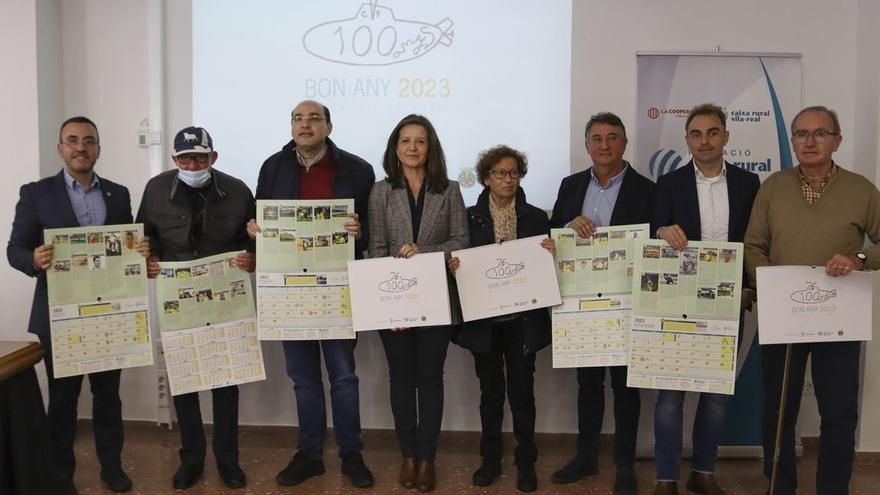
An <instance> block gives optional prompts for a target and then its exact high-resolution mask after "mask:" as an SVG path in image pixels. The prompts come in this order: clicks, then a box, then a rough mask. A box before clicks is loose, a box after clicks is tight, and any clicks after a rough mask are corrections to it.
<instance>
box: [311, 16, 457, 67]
mask: <svg viewBox="0 0 880 495" xmlns="http://www.w3.org/2000/svg"><path fill="white" fill-rule="evenodd" d="M452 25H453V22H452V20H451V19H449V18H448V17H446V18H444V19H443V20H441V21H439V22H436V23H429V22H423V21H414V20H406V19H398V18H397V17H396V16H395V14H394V11H393V10H391V9H390V8H388V7H385V6H382V5H379V3H378V1H370V2H369V3H362V4H361V6H360V8H358V10H357V12H355V14H354V16H353V17H349V18H347V19H339V20H333V21H327V22H323V23H321V24H318V25H316V26H313V27H312V28H310V29H309V30H308V31H306V33H305V34H304V35H303V40H302V43H303V48H305V49H306V51H307V52H309V53H311V54H312V55H314V56H316V57H318V58H321V59H324V60H327V61H328V62H334V63H338V64H345V65H392V64H399V63H401V62H406V61H409V60H413V59H417V58H419V57H422V56H424V55H425V54H427V53H428V52H430V51H431V50H433V49H435V48H437V47H438V46H441V45H442V46H445V47H448V46H451V45H452V37H453V35H454V32H453V31H452Z"/></svg>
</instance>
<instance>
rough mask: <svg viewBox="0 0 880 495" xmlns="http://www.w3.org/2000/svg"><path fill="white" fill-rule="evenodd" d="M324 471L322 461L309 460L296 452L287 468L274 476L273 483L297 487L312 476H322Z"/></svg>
mask: <svg viewBox="0 0 880 495" xmlns="http://www.w3.org/2000/svg"><path fill="white" fill-rule="evenodd" d="M324 471H325V470H324V461H316V460H315V459H309V458H308V457H307V456H306V455H305V454H303V453H302V452H297V453H296V455H294V456H293V457H292V458H291V459H290V463H289V464H288V465H287V467H286V468H284V469H282V470H281V472H280V473H278V475H277V476H275V481H276V482H277V483H278V484H279V485H284V486H293V485H298V484H300V483H302V482H303V481H305V480H307V479H309V478H311V477H312V476H317V475H319V474H324Z"/></svg>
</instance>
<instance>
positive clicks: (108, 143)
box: [0, 0, 880, 440]
mask: <svg viewBox="0 0 880 495" xmlns="http://www.w3.org/2000/svg"><path fill="white" fill-rule="evenodd" d="M155 2H159V3H164V7H165V9H166V12H165V16H164V21H165V31H166V35H167V37H166V42H167V46H166V47H164V50H165V52H164V53H165V57H166V58H165V60H166V66H165V67H164V69H165V71H166V74H167V80H168V81H175V83H173V84H167V85H166V87H165V88H164V90H165V98H166V99H165V107H164V110H165V113H166V118H165V122H163V123H162V124H163V127H164V128H165V129H166V133H165V137H166V143H165V145H164V146H165V149H166V151H167V149H168V148H167V139H168V138H169V137H171V136H173V134H174V132H175V131H176V130H177V129H179V128H181V127H183V126H185V125H188V124H190V122H189V120H190V118H191V116H190V102H191V100H192V97H191V87H190V86H191V83H190V82H189V80H188V76H186V68H187V67H188V65H189V60H188V58H187V57H190V55H188V54H187V52H186V50H180V46H186V40H187V38H188V37H189V36H190V33H189V26H191V24H190V23H189V22H188V17H187V16H188V12H189V5H188V2H176V1H175V2H162V0H149V1H147V2H142V1H136V0H124V1H113V0H65V1H64V2H62V15H61V16H60V19H57V20H54V21H51V20H41V22H46V23H50V24H51V25H40V26H39V28H40V29H39V30H38V31H40V32H43V30H45V29H50V30H52V29H54V30H55V31H56V32H61V33H62V34H61V38H62V41H63V112H61V113H62V114H64V115H72V114H75V113H83V114H86V115H88V116H90V117H92V118H93V119H95V120H96V121H97V123H98V126H99V128H100V131H101V138H102V139H101V140H102V145H103V150H102V153H103V154H102V157H101V160H100V161H99V163H98V168H97V170H98V173H100V174H102V175H104V176H106V177H108V178H110V179H113V180H116V181H119V182H122V183H123V184H125V185H127V186H129V188H130V189H131V191H132V196H133V205H132V206H133V208H135V209H136V208H137V205H138V203H139V201H140V192H141V190H142V188H143V185H144V184H145V182H146V180H147V179H148V177H149V175H150V161H149V151H148V150H147V149H144V148H138V147H137V146H136V144H135V129H136V128H137V127H138V124H139V122H140V121H141V120H142V119H144V118H145V117H147V116H148V115H150V113H151V106H150V99H149V94H150V88H149V85H148V81H149V74H148V67H149V61H150V58H149V57H150V55H149V54H150V53H151V51H150V49H151V48H152V49H156V47H155V46H153V47H149V46H148V40H149V39H150V36H149V35H148V31H147V29H148V28H147V26H148V16H150V15H156V12H157V11H158V12H160V13H161V9H154V8H150V7H151V6H155ZM5 10H6V12H4V14H8V13H12V14H13V15H4V16H3V20H0V23H5V24H10V26H9V29H5V26H0V27H4V29H2V30H0V37H2V38H0V40H2V41H7V42H6V43H2V46H3V48H0V54H2V56H3V57H4V58H3V59H2V60H3V61H7V60H8V63H6V64H4V67H20V68H23V70H17V71H15V73H14V74H13V75H12V77H6V76H5V77H4V83H3V84H4V86H6V85H11V88H10V89H11V91H4V94H3V95H2V96H0V102H3V105H4V107H3V109H5V108H6V106H10V108H11V111H9V112H4V114H5V115H21V116H22V117H21V118H17V119H16V122H14V123H11V122H7V123H5V124H0V125H3V126H8V127H9V129H8V132H7V133H5V134H3V135H4V136H16V137H19V138H20V139H16V140H15V141H14V142H16V143H24V144H25V146H24V148H25V149H24V150H23V151H22V154H21V157H22V163H24V166H23V168H22V169H21V170H20V171H19V170H16V176H15V177H13V178H14V179H15V180H10V181H7V183H6V184H4V185H2V186H0V187H4V188H7V189H8V191H7V194H6V195H5V197H7V198H9V199H8V202H9V203H10V204H9V205H8V207H7V208H6V209H4V211H6V212H7V213H6V214H5V215H7V222H6V224H5V228H7V231H6V233H7V234H8V224H9V220H10V219H11V203H12V201H13V200H12V199H11V198H14V197H15V196H17V194H15V193H16V192H17V187H18V185H19V183H21V182H24V181H26V180H31V179H33V178H36V176H37V173H38V167H37V165H36V164H37V160H38V156H39V150H38V146H39V145H38V142H37V127H38V123H37V112H36V109H37V108H38V105H37V101H36V100H37V94H36V93H37V89H36V88H37V83H36V74H37V69H36V65H37V64H36V56H35V54H34V53H33V52H36V47H34V46H31V49H30V51H28V50H27V48H28V46H27V43H24V45H25V46H24V48H26V50H24V51H25V52H26V54H25V55H22V46H23V43H22V41H21V40H33V39H34V36H35V35H34V29H33V27H34V23H33V21H30V24H28V23H27V22H16V20H18V21H21V20H27V19H32V18H33V17H34V13H33V12H34V7H33V0H31V1H26V0H16V1H14V2H13V3H12V6H11V9H10V8H7V9H5ZM573 14H574V20H573V30H572V33H573V34H572V37H573V49H572V65H573V71H572V82H573V84H572V88H573V97H572V111H571V116H570V118H571V123H572V131H571V165H572V170H573V171H577V170H581V169H583V168H585V167H586V154H585V152H584V149H583V144H582V143H583V140H582V133H583V125H584V123H585V122H586V120H587V118H588V117H589V115H591V114H592V113H595V112H598V111H601V110H611V111H614V112H616V113H618V114H619V115H621V117H623V119H624V121H625V122H626V123H627V124H629V125H630V126H632V122H633V120H634V117H635V112H636V109H635V52H636V51H638V50H646V51H658V50H681V51H694V50H704V51H710V50H712V49H713V47H714V46H715V45H716V44H717V45H720V47H721V49H722V50H724V51H759V52H760V51H764V52H800V53H802V54H803V61H804V103H805V104H825V105H829V106H831V107H833V108H835V109H836V110H837V111H838V112H839V113H840V116H841V120H842V125H843V134H844V136H845V139H844V143H843V145H842V147H841V150H840V152H839V153H838V155H837V160H838V161H839V162H840V163H842V164H844V165H845V166H850V167H852V168H854V169H856V170H857V171H860V172H862V173H865V174H866V175H868V176H869V177H876V176H877V173H876V168H877V167H878V165H880V163H878V156H877V145H876V141H877V138H878V132H877V128H878V119H877V113H878V104H877V101H878V94H880V84H878V83H877V81H878V70H877V67H878V61H877V60H876V57H875V52H876V47H877V46H880V43H878V36H880V35H878V34H877V33H874V32H871V30H872V29H874V28H875V27H876V26H877V25H878V21H880V12H878V7H877V4H876V3H873V2H871V1H868V0H847V1H842V2H825V1H820V0H801V1H797V0H784V1H782V0H780V1H777V2H761V1H759V0H744V1H740V2H705V1H698V0H671V1H668V2H654V1H649V0H644V1H630V2H602V1H598V0H589V1H575V2H573ZM160 15H161V14H160ZM43 18H45V19H51V18H52V16H51V15H45V16H41V19H43ZM58 22H60V24H61V25H60V26H59V25H57V24H52V23H58ZM181 43H183V45H180V44H181ZM31 44H32V45H33V44H34V42H33V41H31ZM12 47H14V48H15V49H14V50H13V49H12ZM160 48H162V47H160ZM50 52H51V51H50ZM525 69H526V70H527V68H525ZM7 80H8V81H9V82H8V83H7V82H6V81H7ZM42 87H43V86H42V85H41V86H40V88H41V89H42ZM48 91H50V92H51V89H50V90H48ZM296 99H297V98H296V96H295V95H292V96H291V101H292V102H293V101H294V100H296ZM40 100H41V102H42V101H43V100H42V98H40ZM46 101H48V100H46ZM863 102H868V103H869V104H863ZM512 104H515V102H512ZM44 111H47V110H46V109H45V108H44V109H42V110H41V111H40V115H44ZM22 119H23V120H22ZM337 125H346V124H345V123H338V124H337ZM53 132H57V129H56V130H55V131H53ZM42 137H43V136H42V135H41V138H42ZM45 139H46V140H47V141H46V142H49V141H50V138H45ZM51 139H54V138H51ZM637 139H638V136H632V138H631V140H632V145H631V150H632V149H635V148H634V145H635V141H636V140H637ZM282 144H283V143H278V145H279V147H280V146H281V145H282ZM340 144H341V145H342V146H343V147H344V145H345V144H344V143H340ZM218 147H222V143H218ZM28 153H32V155H33V156H32V157H30V158H28ZM165 154H166V155H167V153H165ZM221 161H222V157H221ZM254 166H255V167H256V166H259V164H254ZM28 167H31V168H28ZM221 168H222V164H221ZM56 170H57V168H56ZM252 186H253V185H252ZM2 269H4V270H7V272H10V273H7V275H9V277H10V278H9V280H14V281H15V283H16V284H17V285H20V286H21V287H22V288H24V287H27V288H28V290H27V291H25V290H22V291H15V292H19V293H18V294H10V293H9V292H10V291H6V292H5V293H4V295H3V297H4V299H3V302H2V304H3V306H2V307H3V308H4V309H7V314H9V315H10V317H11V318H12V319H18V320H19V322H20V323H18V324H17V326H14V327H12V328H15V330H5V331H6V332H7V333H9V332H11V335H12V336H19V335H22V334H21V333H20V332H19V331H18V330H17V329H18V328H23V322H24V321H26V317H27V315H26V310H24V309H23V308H27V307H29V293H30V292H29V288H30V284H31V282H30V281H28V280H26V279H25V278H24V277H23V276H21V275H18V274H14V273H11V270H10V269H9V268H8V267H4V268H2ZM10 298H11V299H10ZM264 352H265V355H266V361H267V373H268V375H269V380H268V381H266V382H263V383H259V384H253V385H247V386H243V387H242V395H241V421H242V423H245V424H292V423H293V422H295V419H296V418H295V404H294V401H293V393H292V385H291V383H290V381H289V380H288V379H287V378H286V376H285V374H284V370H283V360H282V357H281V350H280V346H279V345H278V344H273V343H267V344H265V345H264ZM357 359H358V365H359V374H360V377H361V402H362V419H363V424H364V426H365V427H367V428H375V427H381V428H387V427H391V424H392V423H391V416H390V412H389V409H388V397H387V394H388V392H387V369H386V365H385V358H384V353H383V352H382V350H381V346H380V344H379V341H378V336H377V335H375V334H368V335H366V336H364V337H362V338H361V340H360V342H359V344H358V348H357ZM472 369H473V368H472V361H471V358H470V356H469V355H467V354H466V353H464V352H462V351H461V350H460V349H458V348H457V347H455V346H451V347H450V354H449V358H448V361H447V405H446V414H445V416H444V428H446V429H465V430H471V429H477V428H478V427H479V419H478V413H477V407H476V405H477V404H478V397H479V394H478V390H477V383H476V379H475V378H474V376H473V371H472ZM536 378H537V380H538V381H539V383H540V386H539V387H538V389H537V399H538V404H539V412H538V429H539V430H540V431H574V430H575V429H576V406H575V398H576V386H575V379H574V373H573V372H571V371H553V370H551V369H550V366H549V352H548V351H544V352H542V353H541V354H540V355H539V359H538V374H537V377H536ZM154 379H155V374H154V372H153V371H152V370H151V369H150V368H142V369H135V370H127V371H125V372H124V373H123V401H124V414H125V417H126V418H128V419H153V418H155V411H156V399H155V392H154V389H153V383H154ZM874 386H875V387H876V385H874ZM84 395H85V394H84ZM865 396H866V397H867V398H866V401H867V400H872V401H876V400H877V398H878V396H880V390H877V389H876V388H874V389H870V390H866V391H865ZM84 398H85V397H84ZM644 402H646V403H648V402H651V399H650V396H649V395H648V394H646V395H645V398H644ZM83 403H88V401H87V400H84V401H83ZM203 404H204V405H205V406H208V407H206V408H205V411H204V412H205V413H206V414H205V416H206V417H207V418H209V417H210V407H209V404H210V402H209V401H204V402H203ZM610 405H611V404H610V401H608V409H609V410H610ZM88 409H89V408H88V407H84V408H83V409H81V412H82V413H84V415H87V414H88V412H89V411H88ZM802 416H803V418H804V421H803V431H804V433H807V434H815V433H816V432H817V431H818V429H817V423H816V420H815V406H814V405H812V404H810V403H809V399H807V400H805V403H804V407H803V412H802ZM606 417H610V415H608V414H606ZM650 421H651V419H650V417H649V409H648V408H646V409H645V411H644V413H643V420H642V424H643V426H647V424H649V423H650ZM867 421H871V420H870V419H869V418H868V417H867V416H863V422H867ZM609 423H610V421H609ZM876 423H880V422H878V421H877V420H873V421H871V425H870V426H872V427H873V426H874V425H875V424H876ZM611 429H612V425H611V424H606V428H605V430H606V431H610V430H611ZM867 430H868V429H866V428H865V426H864V424H863V431H867ZM874 431H876V428H875V429H874ZM873 435H874V437H873V438H875V439H876V437H877V436H880V434H878V433H874V434H873ZM643 440H645V439H643Z"/></svg>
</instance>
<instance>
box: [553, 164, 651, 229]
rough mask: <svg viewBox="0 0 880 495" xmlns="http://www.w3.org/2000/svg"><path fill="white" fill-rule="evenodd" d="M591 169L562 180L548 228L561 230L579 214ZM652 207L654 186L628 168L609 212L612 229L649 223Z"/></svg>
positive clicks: (630, 167)
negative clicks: (612, 207)
mask: <svg viewBox="0 0 880 495" xmlns="http://www.w3.org/2000/svg"><path fill="white" fill-rule="evenodd" d="M592 170H593V169H592V167H590V168H588V169H586V170H584V171H583V172H578V173H576V174H572V175H569V176H568V177H566V178H564V179H562V184H560V185H559V194H557V195H556V204H555V205H553V216H551V217H550V227H552V228H561V227H565V224H567V223H568V222H570V221H572V220H574V218H575V217H577V216H578V215H581V214H582V210H583V206H584V198H585V197H586V195H587V188H588V187H590V180H591V179H592V172H591V171H592ZM653 206H654V183H653V182H651V180H650V179H648V178H646V177H645V176H643V175H641V174H639V173H638V172H636V171H635V170H634V169H633V168H632V166H629V165H627V167H626V173H625V174H624V176H623V183H622V184H621V185H620V192H619V193H618V194H617V202H615V203H614V210H612V212H611V225H629V224H633V223H650V222H651V208H652V207H653Z"/></svg>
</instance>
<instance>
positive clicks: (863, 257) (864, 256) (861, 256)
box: [856, 251, 868, 268]
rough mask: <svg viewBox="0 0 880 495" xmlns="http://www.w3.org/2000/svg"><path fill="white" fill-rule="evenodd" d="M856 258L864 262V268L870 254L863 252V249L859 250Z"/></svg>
mask: <svg viewBox="0 0 880 495" xmlns="http://www.w3.org/2000/svg"><path fill="white" fill-rule="evenodd" d="M856 258H858V259H859V261H861V262H862V268H864V267H865V263H867V262H868V255H867V254H865V253H864V252H862V251H859V252H858V253H856Z"/></svg>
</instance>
